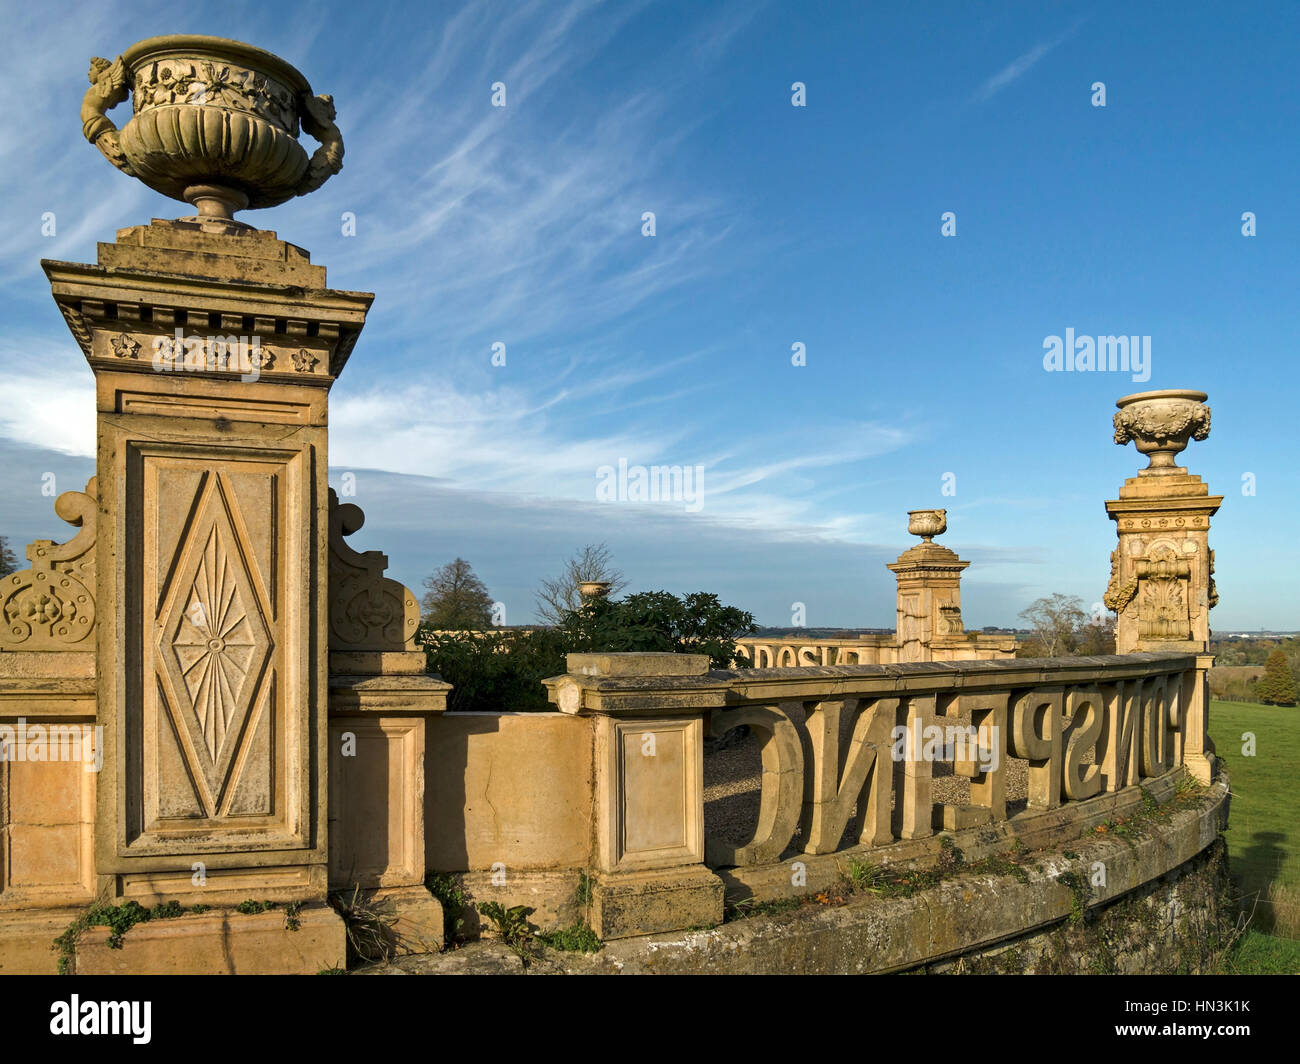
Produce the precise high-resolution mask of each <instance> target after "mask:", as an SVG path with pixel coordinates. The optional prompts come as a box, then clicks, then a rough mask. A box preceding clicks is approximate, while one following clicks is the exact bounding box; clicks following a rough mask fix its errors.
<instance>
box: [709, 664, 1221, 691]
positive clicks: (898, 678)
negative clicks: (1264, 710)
mask: <svg viewBox="0 0 1300 1064" xmlns="http://www.w3.org/2000/svg"><path fill="white" fill-rule="evenodd" d="M1196 667H1197V656H1196V655H1195V654H1186V653H1163V652H1159V653H1157V652H1146V653H1138V654H1108V655H1098V656H1093V657H1077V658H1007V659H1004V660H993V661H917V662H905V663H901V664H897V665H800V666H795V667H791V668H781V669H733V670H714V671H713V672H710V673H709V674H708V675H709V677H710V678H714V679H717V680H721V681H724V682H725V683H726V684H727V685H728V688H729V690H728V694H727V701H728V703H729V704H730V703H734V702H750V701H756V700H764V701H772V700H774V699H778V700H779V699H781V698H784V699H786V700H794V699H799V698H817V697H823V696H844V695H849V694H871V695H887V694H891V693H908V694H912V693H918V692H934V691H952V690H976V691H979V690H999V689H1005V688H1010V687H1037V686H1042V685H1044V684H1079V683H1114V682H1115V681H1116V680H1129V679H1141V678H1143V677H1148V676H1151V675H1153V674H1155V675H1160V674H1171V673H1180V672H1186V671H1188V670H1190V669H1195V668H1196Z"/></svg>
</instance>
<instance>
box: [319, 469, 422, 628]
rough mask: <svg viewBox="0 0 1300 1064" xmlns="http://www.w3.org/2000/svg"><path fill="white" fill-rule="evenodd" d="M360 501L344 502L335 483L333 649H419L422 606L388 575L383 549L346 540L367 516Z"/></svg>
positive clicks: (331, 591) (332, 511) (331, 600)
mask: <svg viewBox="0 0 1300 1064" xmlns="http://www.w3.org/2000/svg"><path fill="white" fill-rule="evenodd" d="M365 519H366V518H365V514H363V513H362V512H361V507H360V506H357V505H356V504H355V503H350V502H349V503H340V502H339V500H338V496H337V495H336V494H335V493H334V489H333V488H331V489H330V584H329V617H330V649H331V650H338V651H371V652H400V651H410V650H415V649H416V647H415V630H416V628H417V627H418V626H419V623H420V606H419V603H417V602H416V601H415V595H414V594H412V592H411V589H410V588H408V587H406V585H404V584H400V583H398V582H397V581H396V580H391V579H389V578H388V577H386V576H384V570H385V569H387V568H388V556H387V555H386V554H384V553H383V551H377V550H368V551H366V552H364V553H359V552H357V551H354V550H353V549H352V548H351V547H349V546H348V545H347V544H346V543H345V542H344V537H345V536H350V535H352V533H353V532H356V531H357V530H358V529H359V528H360V527H361V526H362V524H363V523H364V522H365Z"/></svg>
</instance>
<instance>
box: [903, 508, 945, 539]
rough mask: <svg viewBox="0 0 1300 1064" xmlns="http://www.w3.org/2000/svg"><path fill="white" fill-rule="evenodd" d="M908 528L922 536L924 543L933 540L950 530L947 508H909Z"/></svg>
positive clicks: (912, 532) (916, 534) (914, 533)
mask: <svg viewBox="0 0 1300 1064" xmlns="http://www.w3.org/2000/svg"><path fill="white" fill-rule="evenodd" d="M907 530H908V531H909V532H910V533H911V534H912V535H914V536H920V537H921V542H922V543H930V542H933V540H934V537H935V536H942V535H943V534H944V533H945V532H947V531H948V511H947V510H908V511H907Z"/></svg>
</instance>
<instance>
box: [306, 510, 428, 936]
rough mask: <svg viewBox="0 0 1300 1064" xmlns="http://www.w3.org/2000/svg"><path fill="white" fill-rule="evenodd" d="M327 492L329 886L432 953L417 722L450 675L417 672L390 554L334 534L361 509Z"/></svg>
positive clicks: (421, 725) (412, 627)
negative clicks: (390, 569)
mask: <svg viewBox="0 0 1300 1064" xmlns="http://www.w3.org/2000/svg"><path fill="white" fill-rule="evenodd" d="M329 497H330V571H329V619H330V631H329V645H330V694H329V732H330V740H329V749H330V775H329V787H330V800H329V822H330V853H329V856H330V861H329V885H330V889H331V890H332V891H335V892H337V894H338V895H339V898H340V900H341V902H342V904H343V905H344V906H351V905H352V904H353V901H354V899H356V898H358V897H359V898H360V899H362V900H364V902H365V906H366V908H367V909H368V910H370V911H379V912H384V913H387V914H389V915H391V916H392V917H394V920H393V922H392V923H391V925H389V926H388V927H386V928H385V929H384V934H385V937H386V938H387V939H388V941H387V943H386V945H388V946H389V947H390V948H393V949H395V950H396V951H397V952H402V953H428V952H433V951H437V950H440V949H441V948H442V945H443V914H442V905H441V904H440V903H439V902H438V900H437V899H436V898H434V896H433V895H432V894H430V893H429V891H428V889H427V888H426V887H425V885H424V878H425V838H424V830H425V828H424V801H425V794H424V765H425V749H426V733H427V727H426V725H427V722H428V720H429V719H430V718H431V717H433V716H436V715H438V714H441V713H442V712H443V711H444V710H445V709H446V708H447V692H448V691H450V690H451V684H448V683H444V682H443V681H441V680H439V679H436V678H434V677H432V676H428V675H426V674H425V653H424V651H423V650H419V649H417V648H416V645H415V631H416V628H417V627H418V626H419V623H420V607H419V604H418V603H417V602H416V599H415V595H414V594H412V592H411V590H410V589H409V588H407V587H404V586H403V585H402V584H399V583H398V582H397V581H396V580H391V579H389V578H388V577H386V576H384V570H385V569H387V568H388V556H387V555H385V554H384V553H383V552H382V551H377V550H370V551H365V552H358V551H354V550H353V549H352V548H351V547H349V546H348V545H347V543H346V542H345V541H344V537H345V536H349V535H351V534H352V533H354V532H356V531H357V530H358V529H360V528H361V526H362V523H363V522H364V520H365V518H364V515H363V514H362V512H361V508H360V507H359V506H357V505H355V504H354V503H342V504H340V503H339V501H338V499H337V497H336V496H335V494H334V492H333V491H330V493H329ZM366 959H375V958H373V957H368V958H366Z"/></svg>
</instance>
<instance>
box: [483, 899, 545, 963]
mask: <svg viewBox="0 0 1300 1064" xmlns="http://www.w3.org/2000/svg"><path fill="white" fill-rule="evenodd" d="M478 911H479V912H481V913H482V914H483V915H484V916H486V917H487V918H488V919H489V920H491V921H492V923H493V925H494V928H495V930H496V934H497V937H498V938H500V939H501V941H502V942H504V943H505V944H506V945H507V946H509V947H510V949H512V950H513V951H514V952H515V953H516V954H517V955H518V957H519V959H520V960H521V961H523V962H524V967H525V968H527V967H528V962H529V961H530V960H532V954H533V948H532V947H533V936H534V935H535V934H536V933H537V926H536V925H535V924H534V923H533V922H532V921H531V920H529V919H528V918H529V917H530V916H532V915H533V913H534V912H535V911H536V910H535V909H533V908H532V907H531V906H528V905H512V906H510V908H509V909H507V908H505V907H504V906H503V905H502V904H501V903H500V902H496V901H481V902H479V903H478Z"/></svg>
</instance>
